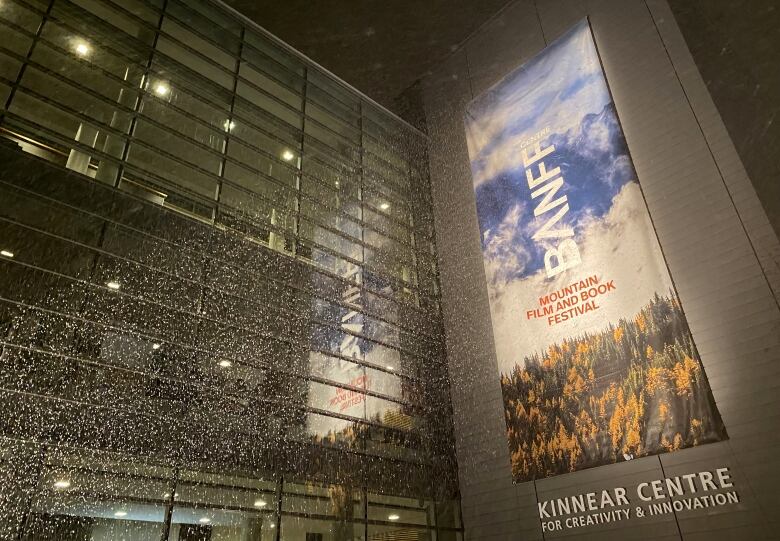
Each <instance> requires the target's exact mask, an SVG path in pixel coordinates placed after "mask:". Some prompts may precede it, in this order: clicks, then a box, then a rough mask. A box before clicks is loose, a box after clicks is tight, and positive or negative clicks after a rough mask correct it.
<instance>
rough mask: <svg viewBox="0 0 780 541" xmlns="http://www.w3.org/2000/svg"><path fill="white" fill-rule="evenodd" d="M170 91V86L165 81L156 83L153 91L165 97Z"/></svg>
mask: <svg viewBox="0 0 780 541" xmlns="http://www.w3.org/2000/svg"><path fill="white" fill-rule="evenodd" d="M170 91H171V88H170V87H169V86H168V85H166V84H165V83H157V84H156V85H155V86H154V93H155V94H157V95H158V96H161V97H165V96H167V95H168V93H169V92H170Z"/></svg>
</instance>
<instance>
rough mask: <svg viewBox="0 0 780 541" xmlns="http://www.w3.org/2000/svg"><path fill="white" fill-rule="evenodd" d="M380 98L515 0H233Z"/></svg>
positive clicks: (386, 101) (388, 97)
mask: <svg viewBox="0 0 780 541" xmlns="http://www.w3.org/2000/svg"><path fill="white" fill-rule="evenodd" d="M226 1H227V3H228V4H229V5H231V6H232V7H233V8H235V9H236V10H238V11H240V12H241V13H243V14H244V15H246V16H248V17H250V18H251V19H254V20H255V21H256V22H257V23H258V24H260V26H262V27H264V28H265V29H266V30H268V31H269V32H271V33H272V34H275V35H276V36H278V37H279V38H281V39H282V40H284V41H286V42H287V43H289V44H290V45H292V46H293V47H295V48H296V49H298V50H299V51H301V52H303V53H304V54H305V55H307V56H309V57H310V58H312V59H313V60H314V61H316V62H318V63H319V64H321V65H322V66H324V67H325V68H327V69H329V70H330V71H332V72H333V73H335V74H336V75H338V76H339V77H341V78H342V79H344V80H345V81H347V82H349V83H350V84H351V85H352V86H354V87H355V88H357V89H358V90H361V91H362V92H364V93H365V94H367V95H368V96H370V97H371V98H373V99H375V100H376V101H378V102H379V103H381V104H383V105H385V106H387V107H388V108H391V109H394V104H393V100H394V98H395V97H396V96H398V95H399V94H400V93H401V92H403V91H404V90H405V89H407V88H408V87H409V86H411V85H412V84H413V83H414V82H415V81H416V80H417V79H419V78H420V77H422V76H423V75H424V74H425V73H426V72H427V71H428V70H429V69H431V68H433V67H434V66H435V65H436V64H438V63H439V62H441V60H442V59H443V58H445V57H446V56H447V55H448V54H449V53H450V52H451V51H452V48H454V47H455V46H457V45H458V44H459V43H461V42H462V41H463V40H464V39H466V37H468V36H469V34H471V33H472V32H473V31H474V30H476V29H477V28H478V27H479V26H480V25H481V24H482V23H484V22H485V21H486V20H488V19H489V18H490V17H491V16H492V15H494V14H496V13H497V12H498V11H500V9H501V8H502V7H503V6H504V5H506V4H507V3H508V0H330V1H324V0H259V1H254V0H226Z"/></svg>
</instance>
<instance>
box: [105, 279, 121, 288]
mask: <svg viewBox="0 0 780 541" xmlns="http://www.w3.org/2000/svg"><path fill="white" fill-rule="evenodd" d="M106 287H108V289H113V290H117V289H119V288H120V287H122V284H120V283H119V282H116V281H114V280H111V281H110V282H106Z"/></svg>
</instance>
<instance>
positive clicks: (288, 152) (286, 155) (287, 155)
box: [282, 149, 295, 162]
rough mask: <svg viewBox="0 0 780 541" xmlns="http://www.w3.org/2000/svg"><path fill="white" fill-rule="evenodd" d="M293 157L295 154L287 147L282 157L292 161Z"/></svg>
mask: <svg viewBox="0 0 780 541" xmlns="http://www.w3.org/2000/svg"><path fill="white" fill-rule="evenodd" d="M293 158H295V154H293V153H292V151H291V150H288V149H285V151H284V152H282V159H283V160H284V161H286V162H290V161H292V159H293Z"/></svg>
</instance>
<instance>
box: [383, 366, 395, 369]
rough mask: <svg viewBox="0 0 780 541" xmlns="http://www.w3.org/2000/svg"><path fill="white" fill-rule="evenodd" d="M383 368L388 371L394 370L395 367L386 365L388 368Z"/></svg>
mask: <svg viewBox="0 0 780 541" xmlns="http://www.w3.org/2000/svg"><path fill="white" fill-rule="evenodd" d="M385 368H387V369H388V370H395V367H394V366H389V365H388V366H385Z"/></svg>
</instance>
